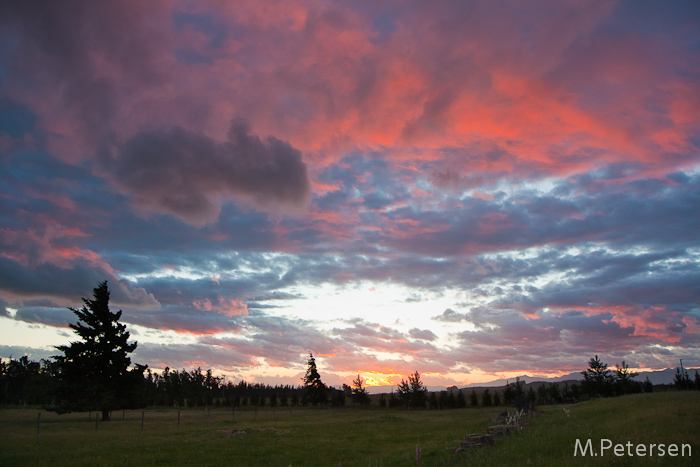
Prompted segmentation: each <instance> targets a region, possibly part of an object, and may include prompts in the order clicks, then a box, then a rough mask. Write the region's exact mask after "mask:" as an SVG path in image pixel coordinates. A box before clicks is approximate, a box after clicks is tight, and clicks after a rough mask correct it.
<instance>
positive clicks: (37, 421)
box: [36, 412, 41, 438]
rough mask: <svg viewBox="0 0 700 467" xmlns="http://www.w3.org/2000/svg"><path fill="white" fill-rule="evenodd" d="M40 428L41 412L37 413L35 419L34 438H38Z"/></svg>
mask: <svg viewBox="0 0 700 467" xmlns="http://www.w3.org/2000/svg"><path fill="white" fill-rule="evenodd" d="M40 426H41V412H39V415H38V416H37V417H36V437H37V438H38V437H39V427H40Z"/></svg>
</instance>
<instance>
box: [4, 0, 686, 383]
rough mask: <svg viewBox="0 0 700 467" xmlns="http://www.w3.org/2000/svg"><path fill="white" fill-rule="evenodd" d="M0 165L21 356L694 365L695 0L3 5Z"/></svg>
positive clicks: (290, 375)
mask: <svg viewBox="0 0 700 467" xmlns="http://www.w3.org/2000/svg"><path fill="white" fill-rule="evenodd" d="M0 165H1V167H2V170H0V356H1V357H3V358H8V357H9V356H10V355H12V356H13V357H14V358H18V357H20V356H22V355H29V356H30V358H32V359H35V360H38V359H40V358H47V357H49V356H51V355H56V354H57V353H58V352H57V350H56V349H55V348H54V346H56V345H64V344H67V343H69V342H70V341H72V340H76V339H77V336H75V335H74V334H73V333H72V331H71V330H70V328H68V327H67V326H68V324H69V323H74V322H76V321H77V318H76V317H75V315H73V313H72V312H71V311H70V310H69V309H68V307H71V306H72V307H75V306H81V305H82V301H81V298H82V297H91V296H92V290H93V288H95V287H97V285H98V284H99V283H100V282H101V281H103V280H107V281H108V286H109V288H110V291H111V301H110V306H111V308H112V311H117V310H122V311H123V314H122V317H121V321H122V322H123V323H125V324H126V325H127V327H128V330H129V331H130V333H131V340H132V341H137V342H138V347H137V349H136V351H135V352H134V353H133V354H132V361H133V362H137V363H141V364H147V365H149V367H150V368H151V369H153V370H154V371H160V370H161V369H163V368H165V367H166V366H169V367H170V368H171V369H183V368H184V369H191V368H196V367H198V366H200V367H202V368H203V369H204V368H211V369H213V371H214V372H215V373H216V374H218V375H225V376H226V377H227V380H230V381H234V382H237V381H239V380H241V379H245V380H246V381H249V382H262V383H268V384H295V385H298V384H301V377H302V376H303V374H304V372H305V369H306V360H307V358H308V354H309V352H313V355H314V356H315V357H316V359H317V365H318V368H319V372H320V374H321V377H322V379H323V381H324V382H325V383H326V384H329V385H334V386H340V385H341V384H343V383H346V384H351V381H352V379H353V378H354V377H355V376H356V375H357V374H361V375H362V376H363V377H364V379H365V380H366V381H367V384H369V385H382V384H396V383H398V382H400V380H401V379H402V378H406V377H407V375H409V374H411V373H413V372H414V371H418V372H419V373H420V374H421V378H422V380H423V381H424V382H425V383H426V384H428V385H429V386H451V385H459V386H462V385H466V384H473V383H480V382H487V381H491V380H495V379H500V378H514V377H515V376H516V375H523V374H529V375H542V376H549V377H553V376H558V375H564V374H568V373H571V372H575V371H581V370H583V369H585V368H586V365H587V363H588V360H589V359H590V358H591V357H593V356H594V355H596V354H597V355H600V357H601V359H602V360H603V361H605V362H607V363H608V364H610V366H611V367H613V366H614V364H616V363H620V362H621V361H622V360H625V361H626V362H628V363H629V365H630V367H631V368H638V369H643V370H655V369H663V368H673V367H675V366H677V365H678V364H679V360H680V359H683V364H684V366H687V367H693V366H700V234H699V232H700V2H697V1H692V0H689V1H665V2H648V1H641V0H633V1H588V0H586V1H560V0H551V1H548V0H538V1H535V2H520V1H507V0H499V1H490V0H489V1H439V2H424V1H418V0H413V1H411V0H408V1H389V0H387V1H381V0H380V1H377V0H372V1H369V0H368V1H362V0H359V1H328V0H309V1H286V0H285V1H274V0H272V1H265V2H260V1H257V0H256V1H246V0H241V1H236V2H228V1H223V0H222V1H214V0H212V1H205V2H201V1H160V0H158V1H156V0H153V1H148V2H142V1H136V0H134V1H120V2H75V1H62V2H48V1H47V2H41V3H40V5H36V4H34V3H32V4H28V3H26V2H2V4H1V5H0Z"/></svg>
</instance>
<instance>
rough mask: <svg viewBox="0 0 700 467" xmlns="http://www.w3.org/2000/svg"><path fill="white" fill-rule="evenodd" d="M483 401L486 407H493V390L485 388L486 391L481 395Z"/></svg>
mask: <svg viewBox="0 0 700 467" xmlns="http://www.w3.org/2000/svg"><path fill="white" fill-rule="evenodd" d="M481 402H482V404H483V406H484V407H491V405H492V404H493V400H491V391H489V390H488V389H484V393H483V394H482V395H481Z"/></svg>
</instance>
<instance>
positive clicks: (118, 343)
mask: <svg viewBox="0 0 700 467" xmlns="http://www.w3.org/2000/svg"><path fill="white" fill-rule="evenodd" d="M93 297H94V298H92V299H88V298H83V303H84V306H83V307H82V308H81V309H76V308H69V309H70V310H71V311H72V312H73V313H75V315H76V316H77V317H78V322H77V323H76V324H69V326H70V328H71V329H73V331H74V332H75V333H76V334H77V335H78V336H80V338H81V340H79V341H75V342H71V344H70V345H61V346H57V347H56V348H57V349H58V350H60V351H61V352H63V355H59V356H56V357H54V358H55V360H56V370H57V380H58V384H57V393H56V398H57V402H58V405H56V406H53V407H51V408H50V409H52V410H56V411H57V412H59V413H65V412H71V411H85V410H100V411H101V412H102V420H103V421H108V420H109V418H110V416H109V414H110V412H111V411H112V410H117V409H122V408H135V407H137V406H138V405H139V402H140V401H139V396H140V389H141V387H142V382H143V372H144V370H145V369H146V366H144V365H138V364H137V365H136V367H135V368H133V369H131V370H129V366H130V365H131V359H130V358H129V356H128V354H130V353H131V352H133V351H134V350H135V349H136V345H137V343H136V342H134V343H131V344H130V343H129V342H128V340H129V336H130V334H129V332H128V331H127V330H126V326H125V325H123V324H121V323H119V318H121V315H122V312H121V310H120V311H118V312H117V313H112V312H111V311H110V310H109V289H108V288H107V281H104V282H102V283H100V284H99V285H98V286H97V287H96V288H95V289H94V291H93Z"/></svg>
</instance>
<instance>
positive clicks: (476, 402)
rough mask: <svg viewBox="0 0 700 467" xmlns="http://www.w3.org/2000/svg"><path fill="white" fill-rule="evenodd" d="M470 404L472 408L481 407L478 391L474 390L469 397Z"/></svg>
mask: <svg viewBox="0 0 700 467" xmlns="http://www.w3.org/2000/svg"><path fill="white" fill-rule="evenodd" d="M469 402H470V403H471V406H472V407H477V406H478V405H479V399H478V397H477V395H476V391H475V390H474V389H472V393H471V395H470V396H469Z"/></svg>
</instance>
